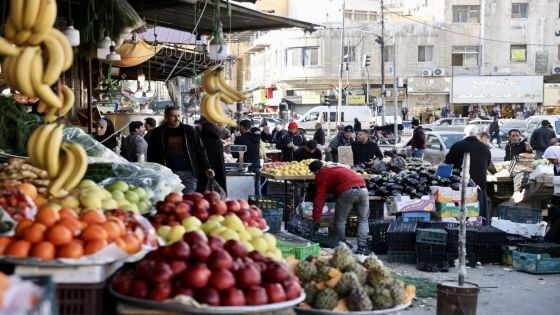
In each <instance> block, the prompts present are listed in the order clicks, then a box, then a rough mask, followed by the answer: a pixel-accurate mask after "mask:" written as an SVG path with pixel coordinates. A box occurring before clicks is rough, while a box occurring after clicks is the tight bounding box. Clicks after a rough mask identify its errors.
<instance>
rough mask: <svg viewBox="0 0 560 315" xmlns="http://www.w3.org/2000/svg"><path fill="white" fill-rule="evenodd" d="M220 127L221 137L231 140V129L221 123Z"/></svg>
mask: <svg viewBox="0 0 560 315" xmlns="http://www.w3.org/2000/svg"><path fill="white" fill-rule="evenodd" d="M219 127H220V139H222V140H224V141H229V140H230V139H231V131H230V130H229V128H228V127H227V126H226V125H219Z"/></svg>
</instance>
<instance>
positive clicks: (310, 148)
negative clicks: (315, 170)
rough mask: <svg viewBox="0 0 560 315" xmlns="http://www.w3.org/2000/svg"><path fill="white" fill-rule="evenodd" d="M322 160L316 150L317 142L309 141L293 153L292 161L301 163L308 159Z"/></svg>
mask: <svg viewBox="0 0 560 315" xmlns="http://www.w3.org/2000/svg"><path fill="white" fill-rule="evenodd" d="M321 158H322V154H321V151H319V149H317V141H315V140H309V141H307V144H306V145H305V146H303V147H299V149H297V150H296V152H294V161H303V160H308V159H315V160H320V159H321Z"/></svg>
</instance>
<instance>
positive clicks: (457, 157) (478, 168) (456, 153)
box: [445, 127, 492, 223]
mask: <svg viewBox="0 0 560 315" xmlns="http://www.w3.org/2000/svg"><path fill="white" fill-rule="evenodd" d="M477 134H478V128H477V127H474V128H470V129H469V130H467V134H466V138H465V139H463V140H461V141H459V142H457V143H455V144H454V145H453V146H452V147H451V149H450V150H449V152H448V153H447V156H446V157H445V164H453V168H454V169H458V170H460V169H462V168H463V156H464V154H465V153H470V155H471V159H470V161H471V163H470V167H469V174H470V176H471V179H472V180H473V181H474V183H475V184H476V185H478V187H480V189H479V190H478V203H479V207H480V215H481V216H482V217H483V218H486V219H487V221H486V223H488V222H489V219H490V213H488V200H487V199H488V196H487V195H486V186H487V182H486V173H487V170H488V166H489V165H490V162H491V161H492V154H491V153H490V149H489V148H488V146H486V145H485V144H484V143H482V142H480V140H478V138H477V137H476V135H477Z"/></svg>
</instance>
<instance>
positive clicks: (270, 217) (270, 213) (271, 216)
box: [262, 209, 283, 233]
mask: <svg viewBox="0 0 560 315" xmlns="http://www.w3.org/2000/svg"><path fill="white" fill-rule="evenodd" d="M282 212H283V211H282V209H263V210H262V216H263V218H264V219H265V221H266V224H267V225H268V227H269V228H270V229H269V232H270V233H278V232H280V231H281V230H282Z"/></svg>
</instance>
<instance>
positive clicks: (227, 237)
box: [219, 229, 239, 242]
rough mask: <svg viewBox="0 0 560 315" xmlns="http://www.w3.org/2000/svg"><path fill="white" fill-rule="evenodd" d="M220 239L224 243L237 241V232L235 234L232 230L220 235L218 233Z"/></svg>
mask: <svg viewBox="0 0 560 315" xmlns="http://www.w3.org/2000/svg"><path fill="white" fill-rule="evenodd" d="M219 236H220V237H221V238H223V239H224V240H225V241H226V242H227V241H229V240H236V241H239V235H238V234H237V232H235V231H234V230H232V229H226V230H225V231H223V232H222V233H220V235H219Z"/></svg>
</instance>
